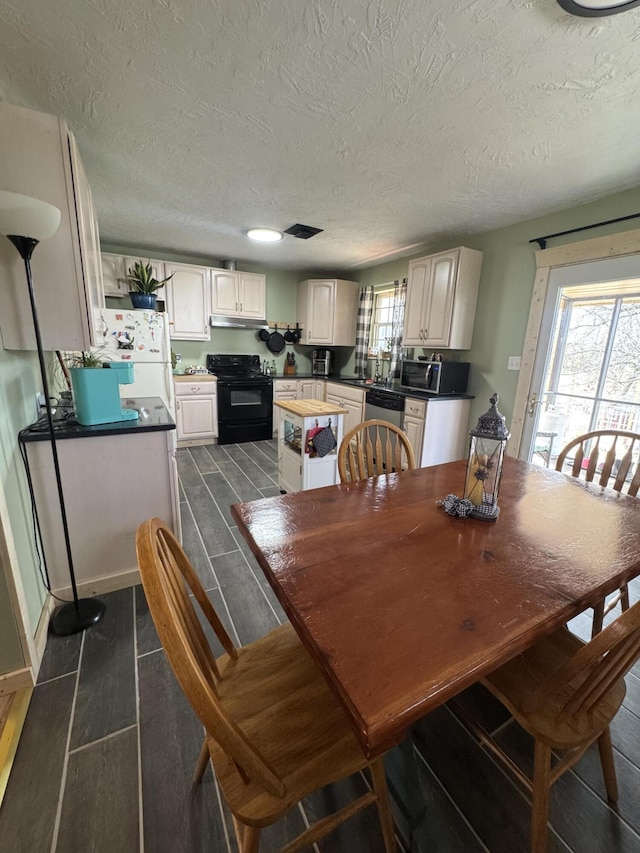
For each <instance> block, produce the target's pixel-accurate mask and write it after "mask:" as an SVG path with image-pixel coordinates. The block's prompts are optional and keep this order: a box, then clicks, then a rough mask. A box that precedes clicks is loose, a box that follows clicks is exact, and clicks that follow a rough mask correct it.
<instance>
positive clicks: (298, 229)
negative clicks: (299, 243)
mask: <svg viewBox="0 0 640 853" xmlns="http://www.w3.org/2000/svg"><path fill="white" fill-rule="evenodd" d="M321 231H324V229H323V228H312V227H311V225H301V224H300V223H299V222H298V223H296V224H295V225H292V226H291V228H287V230H286V231H285V232H284V233H285V234H291V236H292V237H299V238H300V239H301V240H308V239H309V237H315V235H316V234H320V232H321Z"/></svg>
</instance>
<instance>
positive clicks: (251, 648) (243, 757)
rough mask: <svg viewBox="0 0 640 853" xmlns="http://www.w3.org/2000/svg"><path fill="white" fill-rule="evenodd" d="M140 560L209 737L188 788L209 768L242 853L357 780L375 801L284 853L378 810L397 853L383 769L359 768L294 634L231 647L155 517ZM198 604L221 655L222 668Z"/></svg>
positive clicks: (344, 728)
mask: <svg viewBox="0 0 640 853" xmlns="http://www.w3.org/2000/svg"><path fill="white" fill-rule="evenodd" d="M136 550H137V554H138V564H139V567H140V576H141V578H142V584H143V587H144V591H145V595H146V597H147V602H148V604H149V610H150V611H151V615H152V617H153V621H154V624H155V626H156V629H157V631H158V635H159V637H160V640H161V642H162V645H163V647H164V649H165V651H166V653H167V658H168V659H169V662H170V664H171V667H172V669H173V671H174V673H175V675H176V678H177V679H178V682H179V683H180V686H181V687H182V689H183V690H184V692H185V694H186V696H187V698H188V699H189V702H190V704H191V706H192V707H193V709H194V711H195V712H196V714H197V715H198V717H199V718H200V720H201V722H202V723H203V726H204V729H205V739H204V743H203V746H202V750H201V752H200V757H199V759H198V763H197V765H196V770H195V775H194V782H199V781H200V780H201V779H202V777H203V775H204V773H205V770H206V768H207V765H208V763H209V760H211V763H212V765H213V768H214V772H215V774H216V777H217V779H218V782H219V785H220V790H221V791H222V794H223V796H224V798H225V800H226V801H227V804H228V806H229V809H230V811H231V814H232V818H233V825H234V829H235V832H236V839H237V842H238V849H239V851H240V853H257V851H258V848H259V844H260V831H261V828H262V827H265V826H268V825H270V824H272V823H275V821H277V820H278V819H279V818H280V817H282V816H283V815H284V814H285V813H286V812H288V811H289V810H290V809H291V808H293V807H294V806H295V805H296V803H298V802H299V801H300V800H301V799H303V798H304V797H306V796H307V795H308V794H310V793H312V792H313V791H315V790H317V789H319V788H322V787H324V786H325V785H328V784H331V783H333V782H337V781H339V780H340V779H343V778H345V777H347V776H350V775H351V774H353V773H356V772H358V771H360V770H364V769H368V770H369V773H370V775H371V784H372V790H367V791H366V792H365V793H364V794H363V795H362V796H360V797H358V798H357V799H356V800H354V801H353V802H351V803H348V804H347V805H346V806H344V807H343V808H341V809H340V810H338V811H337V812H336V813H334V814H330V815H327V816H326V817H324V818H322V819H321V820H319V821H317V822H316V823H315V824H313V825H312V826H311V827H309V828H308V829H306V830H305V831H304V832H302V833H301V834H300V835H299V836H298V837H297V839H294V840H293V841H292V842H290V843H289V844H287V845H286V846H285V847H284V848H283V853H294V851H298V850H302V849H303V848H305V847H309V846H310V845H312V844H314V843H315V842H316V841H318V840H319V839H321V838H323V837H324V836H325V835H326V834H327V833H328V832H330V831H331V830H332V829H334V828H335V827H336V826H338V825H339V824H340V823H341V822H342V821H344V820H346V819H347V818H349V817H350V816H351V815H353V814H355V813H356V812H357V811H359V810H360V809H362V808H365V807H366V806H369V805H371V804H375V805H376V806H377V809H378V814H379V817H380V823H381V828H382V836H383V840H384V845H385V850H386V851H387V853H392V851H394V850H396V844H395V838H394V826H393V817H392V815H391V807H390V804H389V797H388V792H387V786H386V780H385V775H384V767H383V764H382V759H381V758H377V759H374V760H372V761H369V760H368V759H367V758H366V757H365V755H364V753H363V752H362V749H361V747H360V745H359V744H358V742H357V741H356V738H355V735H354V733H353V731H352V729H351V728H350V726H349V724H348V722H347V719H346V717H345V715H344V712H343V711H342V709H341V708H340V706H339V705H338V702H337V700H336V699H335V698H334V696H333V694H332V693H331V691H330V690H329V688H328V686H327V683H326V682H325V680H324V678H323V677H322V675H321V673H320V670H319V669H318V667H317V666H316V665H315V663H314V662H313V660H312V659H311V657H310V656H309V654H308V653H307V651H306V649H305V648H304V647H303V646H302V644H301V643H300V640H299V638H298V636H297V635H296V633H295V631H294V630H293V628H292V627H291V625H289V624H286V625H282V626H280V627H279V628H276V629H275V630H274V631H271V632H270V633H269V634H267V635H266V636H265V637H262V638H261V639H259V640H256V641H255V642H253V643H251V644H249V645H247V646H244V647H242V648H237V647H236V646H235V645H234V643H233V641H232V640H231V638H230V637H229V634H228V633H227V631H226V630H225V628H224V626H223V624H222V622H221V620H220V618H219V617H218V615H217V613H216V612H215V610H214V608H213V605H212V604H211V601H210V600H209V598H208V597H207V594H206V592H205V590H204V589H203V587H202V584H201V583H200V581H199V580H198V576H197V575H196V573H195V571H194V569H193V567H192V566H191V564H190V563H189V561H188V559H187V556H186V554H185V553H184V551H183V550H182V548H181V547H180V545H179V543H178V542H177V540H176V539H175V537H174V536H173V534H172V533H171V531H170V530H169V528H168V527H167V526H166V525H165V524H163V523H162V522H161V521H160V520H159V519H157V518H155V519H150V520H149V521H146V522H143V524H141V525H140V527H139V528H138V532H137V536H136ZM189 590H190V591H191V592H192V593H193V598H192V597H191V596H190V595H189ZM193 599H195V601H197V603H198V605H199V606H200V608H201V610H202V613H203V615H204V617H205V618H206V619H207V621H208V622H209V624H210V625H211V627H212V628H213V630H214V632H215V634H216V635H217V637H218V640H219V641H220V643H221V644H222V647H223V649H224V650H225V653H224V654H223V655H221V656H220V657H218V658H215V657H214V655H213V653H212V651H211V647H210V646H209V644H208V642H207V639H206V637H205V634H204V631H203V628H202V625H201V623H200V620H199V618H198V615H197V613H196V611H195V608H194V603H193Z"/></svg>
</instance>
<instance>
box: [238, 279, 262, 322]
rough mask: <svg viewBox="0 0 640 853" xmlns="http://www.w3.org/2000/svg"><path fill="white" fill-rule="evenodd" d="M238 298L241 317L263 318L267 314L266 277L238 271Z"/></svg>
mask: <svg viewBox="0 0 640 853" xmlns="http://www.w3.org/2000/svg"><path fill="white" fill-rule="evenodd" d="M237 275H238V279H239V281H238V300H239V303H240V311H239V314H240V316H241V317H252V318H253V319H255V320H264V319H265V317H266V316H267V300H266V278H265V276H263V275H258V274H257V273H250V272H239V273H237Z"/></svg>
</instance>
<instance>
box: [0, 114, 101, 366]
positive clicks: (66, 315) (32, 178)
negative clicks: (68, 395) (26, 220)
mask: <svg viewBox="0 0 640 853" xmlns="http://www.w3.org/2000/svg"><path fill="white" fill-rule="evenodd" d="M0 150H1V151H2V157H1V158H0V187H2V189H3V190H8V191H9V192H15V193H21V194H22V195H27V196H33V197H35V198H39V199H42V200H43V201H47V202H49V203H50V204H54V205H55V206H56V207H57V208H59V210H60V213H61V219H60V226H59V228H58V230H57V231H56V233H55V234H54V235H53V237H50V238H49V239H48V240H43V241H42V242H41V243H40V244H39V245H38V246H37V247H36V249H35V251H34V253H33V258H32V260H31V268H32V273H33V286H34V291H35V298H36V306H37V309H38V319H39V324H40V331H41V335H42V345H43V348H44V349H45V350H74V351H77V350H87V349H89V347H91V346H100V345H101V344H102V343H103V342H104V324H103V321H102V318H101V309H102V307H103V304H104V296H103V290H102V266H101V263H100V253H99V240H98V226H97V220H96V216H95V211H94V208H93V199H92V197H91V189H90V187H89V183H88V181H87V178H86V175H85V172H84V169H83V167H82V163H81V161H80V157H79V156H78V150H77V146H76V143H75V139H74V138H73V136H72V134H71V133H70V132H69V130H68V128H67V126H66V124H65V123H64V122H63V121H62V120H61V119H59V118H57V117H55V116H51V115H46V114H45V113H39V112H34V111H33V110H27V109H24V108H22V107H14V106H11V105H9V104H0ZM26 236H29V235H26ZM0 325H1V327H2V342H3V344H4V347H5V349H26V350H33V349H36V342H35V334H34V330H33V320H32V315H31V308H30V304H29V294H28V290H27V282H26V278H25V271H24V263H23V261H22V259H21V258H20V255H19V254H18V252H17V251H16V250H15V248H14V247H13V246H12V245H11V243H10V242H9V241H8V240H4V239H2V240H0Z"/></svg>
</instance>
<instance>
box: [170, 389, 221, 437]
mask: <svg viewBox="0 0 640 853" xmlns="http://www.w3.org/2000/svg"><path fill="white" fill-rule="evenodd" d="M176 426H177V428H178V441H181V440H183V439H189V438H211V439H213V438H215V436H216V435H217V433H218V417H217V412H216V398H215V396H211V395H209V396H203V397H178V398H177V400H176Z"/></svg>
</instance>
